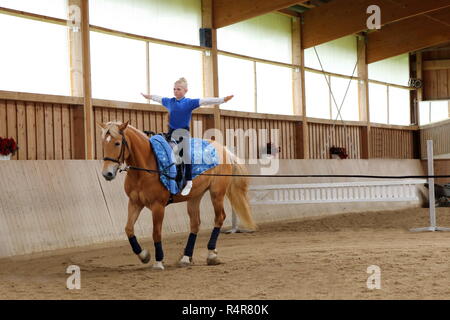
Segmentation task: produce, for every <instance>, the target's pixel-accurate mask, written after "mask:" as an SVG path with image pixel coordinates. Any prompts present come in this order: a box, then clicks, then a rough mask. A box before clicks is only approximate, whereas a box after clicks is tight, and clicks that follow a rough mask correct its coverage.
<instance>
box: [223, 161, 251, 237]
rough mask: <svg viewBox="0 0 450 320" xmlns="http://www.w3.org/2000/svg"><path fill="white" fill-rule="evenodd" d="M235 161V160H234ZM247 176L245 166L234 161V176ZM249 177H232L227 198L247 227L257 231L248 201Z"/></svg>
mask: <svg viewBox="0 0 450 320" xmlns="http://www.w3.org/2000/svg"><path fill="white" fill-rule="evenodd" d="M233 160H235V159H233ZM234 174H237V175H247V174H248V171H247V168H246V167H245V166H244V165H243V164H239V163H236V161H233V175H234ZM248 185H249V179H248V177H232V178H231V184H230V185H229V187H228V189H227V197H228V199H229V200H230V203H231V207H232V208H233V210H234V212H235V213H236V214H237V215H238V217H239V219H240V220H241V221H242V222H243V223H244V225H245V227H247V228H249V229H251V230H256V224H255V222H254V221H253V216H252V210H251V208H250V204H249V199H248Z"/></svg>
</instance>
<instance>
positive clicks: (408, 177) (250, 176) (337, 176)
mask: <svg viewBox="0 0 450 320" xmlns="http://www.w3.org/2000/svg"><path fill="white" fill-rule="evenodd" d="M120 135H121V136H122V147H121V149H120V154H119V157H118V159H113V158H109V157H105V158H103V160H104V161H106V160H107V161H112V162H115V163H118V164H119V166H120V165H122V164H123V163H124V162H125V152H124V151H125V147H126V148H127V149H128V151H129V152H130V148H129V146H128V143H127V140H126V139H125V135H124V134H123V132H120ZM124 146H125V147H124ZM130 153H131V152H130ZM120 158H122V161H120ZM172 165H174V164H173V163H172V164H171V165H169V166H168V167H166V168H164V170H166V169H168V168H170V167H171V166H172ZM128 170H136V171H143V172H147V173H156V174H159V175H163V176H165V177H167V178H168V179H171V180H175V179H176V178H173V177H171V176H170V175H168V174H167V173H166V172H164V171H161V170H153V169H145V168H140V167H135V166H126V167H125V168H123V169H122V168H119V172H123V171H128ZM198 175H202V176H220V177H248V178H366V179H413V178H415V179H420V178H423V179H429V178H434V179H437V178H450V175H433V176H429V175H424V176H420V175H417V176H372V175H346V174H334V175H331V174H327V175H320V174H293V175H286V174H284V175H268V174H265V175H256V174H220V173H200V174H198Z"/></svg>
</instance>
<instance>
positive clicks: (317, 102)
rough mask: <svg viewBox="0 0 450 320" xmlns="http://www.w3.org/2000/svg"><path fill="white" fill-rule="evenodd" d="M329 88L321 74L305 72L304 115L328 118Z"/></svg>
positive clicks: (329, 108) (329, 106)
mask: <svg viewBox="0 0 450 320" xmlns="http://www.w3.org/2000/svg"><path fill="white" fill-rule="evenodd" d="M329 92H330V89H329V88H328V85H327V82H326V80H325V77H324V76H323V74H319V73H313V72H305V95H306V116H307V117H311V118H324V119H330V117H331V104H330V94H329Z"/></svg>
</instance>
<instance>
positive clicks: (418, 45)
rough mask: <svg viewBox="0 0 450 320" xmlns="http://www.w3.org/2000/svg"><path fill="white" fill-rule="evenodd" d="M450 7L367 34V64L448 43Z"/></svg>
mask: <svg viewBox="0 0 450 320" xmlns="http://www.w3.org/2000/svg"><path fill="white" fill-rule="evenodd" d="M448 21H450V8H447V9H442V10H439V11H436V12H433V13H429V14H427V15H421V16H417V17H414V18H410V19H407V20H404V21H401V22H397V23H393V24H391V25H387V26H385V27H383V28H381V30H379V31H375V32H370V33H369V34H368V35H367V37H368V45H367V63H372V62H376V61H379V60H383V59H386V58H390V57H394V56H397V55H400V54H403V53H407V52H412V51H417V50H420V49H423V48H427V47H431V46H436V45H439V44H442V43H446V42H448V39H450V24H449V23H448Z"/></svg>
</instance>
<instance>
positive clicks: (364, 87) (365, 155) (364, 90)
mask: <svg viewBox="0 0 450 320" xmlns="http://www.w3.org/2000/svg"><path fill="white" fill-rule="evenodd" d="M366 40H367V37H366V35H365V34H360V35H358V37H357V54H358V59H359V60H358V78H359V80H358V106H359V121H363V122H366V127H364V128H363V130H362V135H361V158H362V159H369V158H370V149H371V148H370V142H371V140H370V113H369V112H370V111H369V72H368V68H367V63H366V52H367V46H366Z"/></svg>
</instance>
